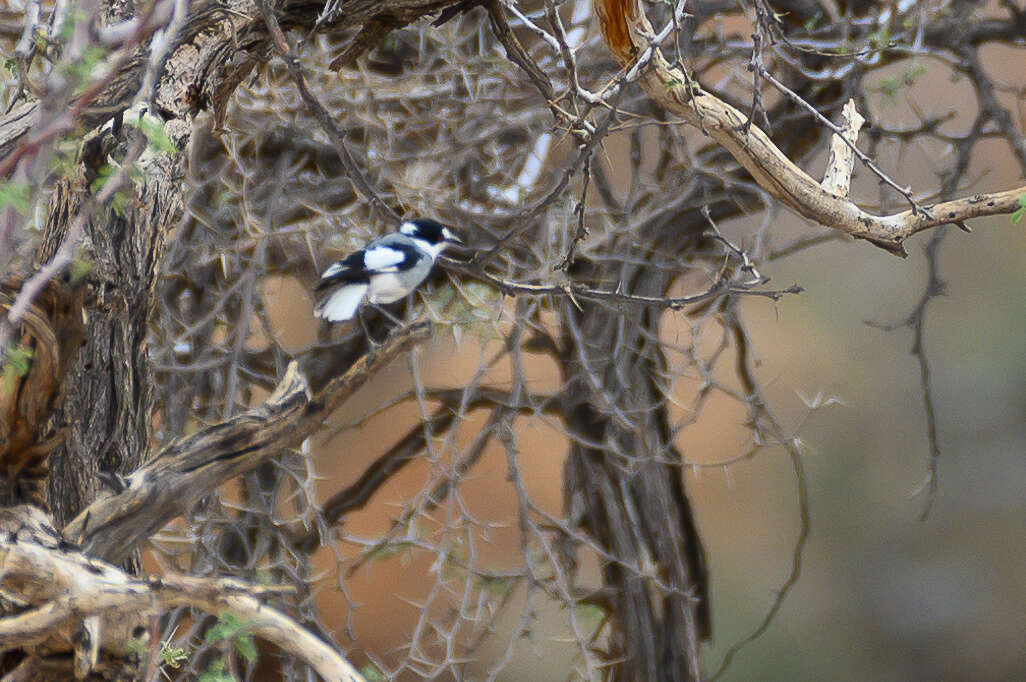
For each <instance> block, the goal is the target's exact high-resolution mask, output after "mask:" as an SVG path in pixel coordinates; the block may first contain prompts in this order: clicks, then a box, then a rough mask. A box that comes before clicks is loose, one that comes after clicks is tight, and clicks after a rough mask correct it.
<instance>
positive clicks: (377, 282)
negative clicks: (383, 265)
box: [367, 272, 419, 303]
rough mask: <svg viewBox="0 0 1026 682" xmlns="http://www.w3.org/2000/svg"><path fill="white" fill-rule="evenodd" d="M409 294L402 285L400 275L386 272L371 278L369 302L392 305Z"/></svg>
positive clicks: (368, 290) (368, 293)
mask: <svg viewBox="0 0 1026 682" xmlns="http://www.w3.org/2000/svg"><path fill="white" fill-rule="evenodd" d="M418 283H419V282H418ZM408 293H410V290H409V289H408V288H406V287H404V286H403V285H402V282H401V281H400V280H399V277H398V273H392V272H385V273H381V274H378V275H374V276H373V277H371V281H370V286H369V287H368V289H367V300H368V301H370V302H371V303H392V302H394V301H398V300H399V299H400V298H402V297H403V296H405V295H406V294H408Z"/></svg>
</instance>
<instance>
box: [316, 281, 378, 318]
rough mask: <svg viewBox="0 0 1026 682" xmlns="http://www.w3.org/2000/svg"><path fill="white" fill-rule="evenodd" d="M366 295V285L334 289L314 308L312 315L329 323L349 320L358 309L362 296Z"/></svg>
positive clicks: (348, 285) (352, 285) (349, 285)
mask: <svg viewBox="0 0 1026 682" xmlns="http://www.w3.org/2000/svg"><path fill="white" fill-rule="evenodd" d="M366 293H367V285H366V284H347V285H345V286H341V287H339V288H338V289H335V290H334V291H332V292H331V293H329V294H328V295H327V296H325V297H324V298H323V299H322V300H321V302H320V303H318V304H317V307H316V308H314V315H316V316H317V317H321V318H324V319H325V320H327V321H329V322H341V321H342V320H351V319H353V315H356V309H357V308H359V307H360V303H361V302H362V301H363V296H364V294H366Z"/></svg>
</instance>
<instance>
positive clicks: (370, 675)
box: [360, 663, 385, 682]
mask: <svg viewBox="0 0 1026 682" xmlns="http://www.w3.org/2000/svg"><path fill="white" fill-rule="evenodd" d="M360 674H361V675H363V679H365V680H367V682H382V681H383V680H384V679H385V676H384V674H382V672H381V670H380V669H379V668H378V666H376V665H374V664H373V663H368V664H367V665H365V666H363V667H362V668H360Z"/></svg>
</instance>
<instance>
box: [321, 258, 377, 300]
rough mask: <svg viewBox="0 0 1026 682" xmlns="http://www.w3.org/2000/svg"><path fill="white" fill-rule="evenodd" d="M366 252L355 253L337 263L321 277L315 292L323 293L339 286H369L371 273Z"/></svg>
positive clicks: (329, 267) (330, 266)
mask: <svg viewBox="0 0 1026 682" xmlns="http://www.w3.org/2000/svg"><path fill="white" fill-rule="evenodd" d="M364 253H365V252H364V250H363V249H360V250H359V251H354V252H353V253H351V254H349V255H348V256H346V257H345V258H343V259H342V260H338V261H335V262H334V263H332V264H331V265H329V266H328V269H327V270H325V271H324V273H323V274H322V275H321V281H320V282H318V283H317V287H316V288H315V289H314V291H323V290H325V289H327V288H329V287H333V286H337V285H339V284H367V282H369V281H370V275H371V273H370V272H369V271H368V270H367V266H366V265H365V263H364Z"/></svg>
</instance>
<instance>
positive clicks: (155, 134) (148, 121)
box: [125, 115, 178, 156]
mask: <svg viewBox="0 0 1026 682" xmlns="http://www.w3.org/2000/svg"><path fill="white" fill-rule="evenodd" d="M125 124H126V125H130V126H132V127H133V128H137V129H138V130H140V131H142V134H143V135H145V136H146V141H147V142H148V143H149V145H150V147H152V148H153V149H156V150H158V151H162V152H165V153H167V154H170V155H171V156H177V155H178V147H176V146H175V143H174V142H172V141H171V138H170V137H168V136H167V133H166V132H164V126H163V125H162V124H161V122H160V120H159V119H158V118H157V117H155V116H146V115H144V116H140V117H139V118H126V119H125Z"/></svg>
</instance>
